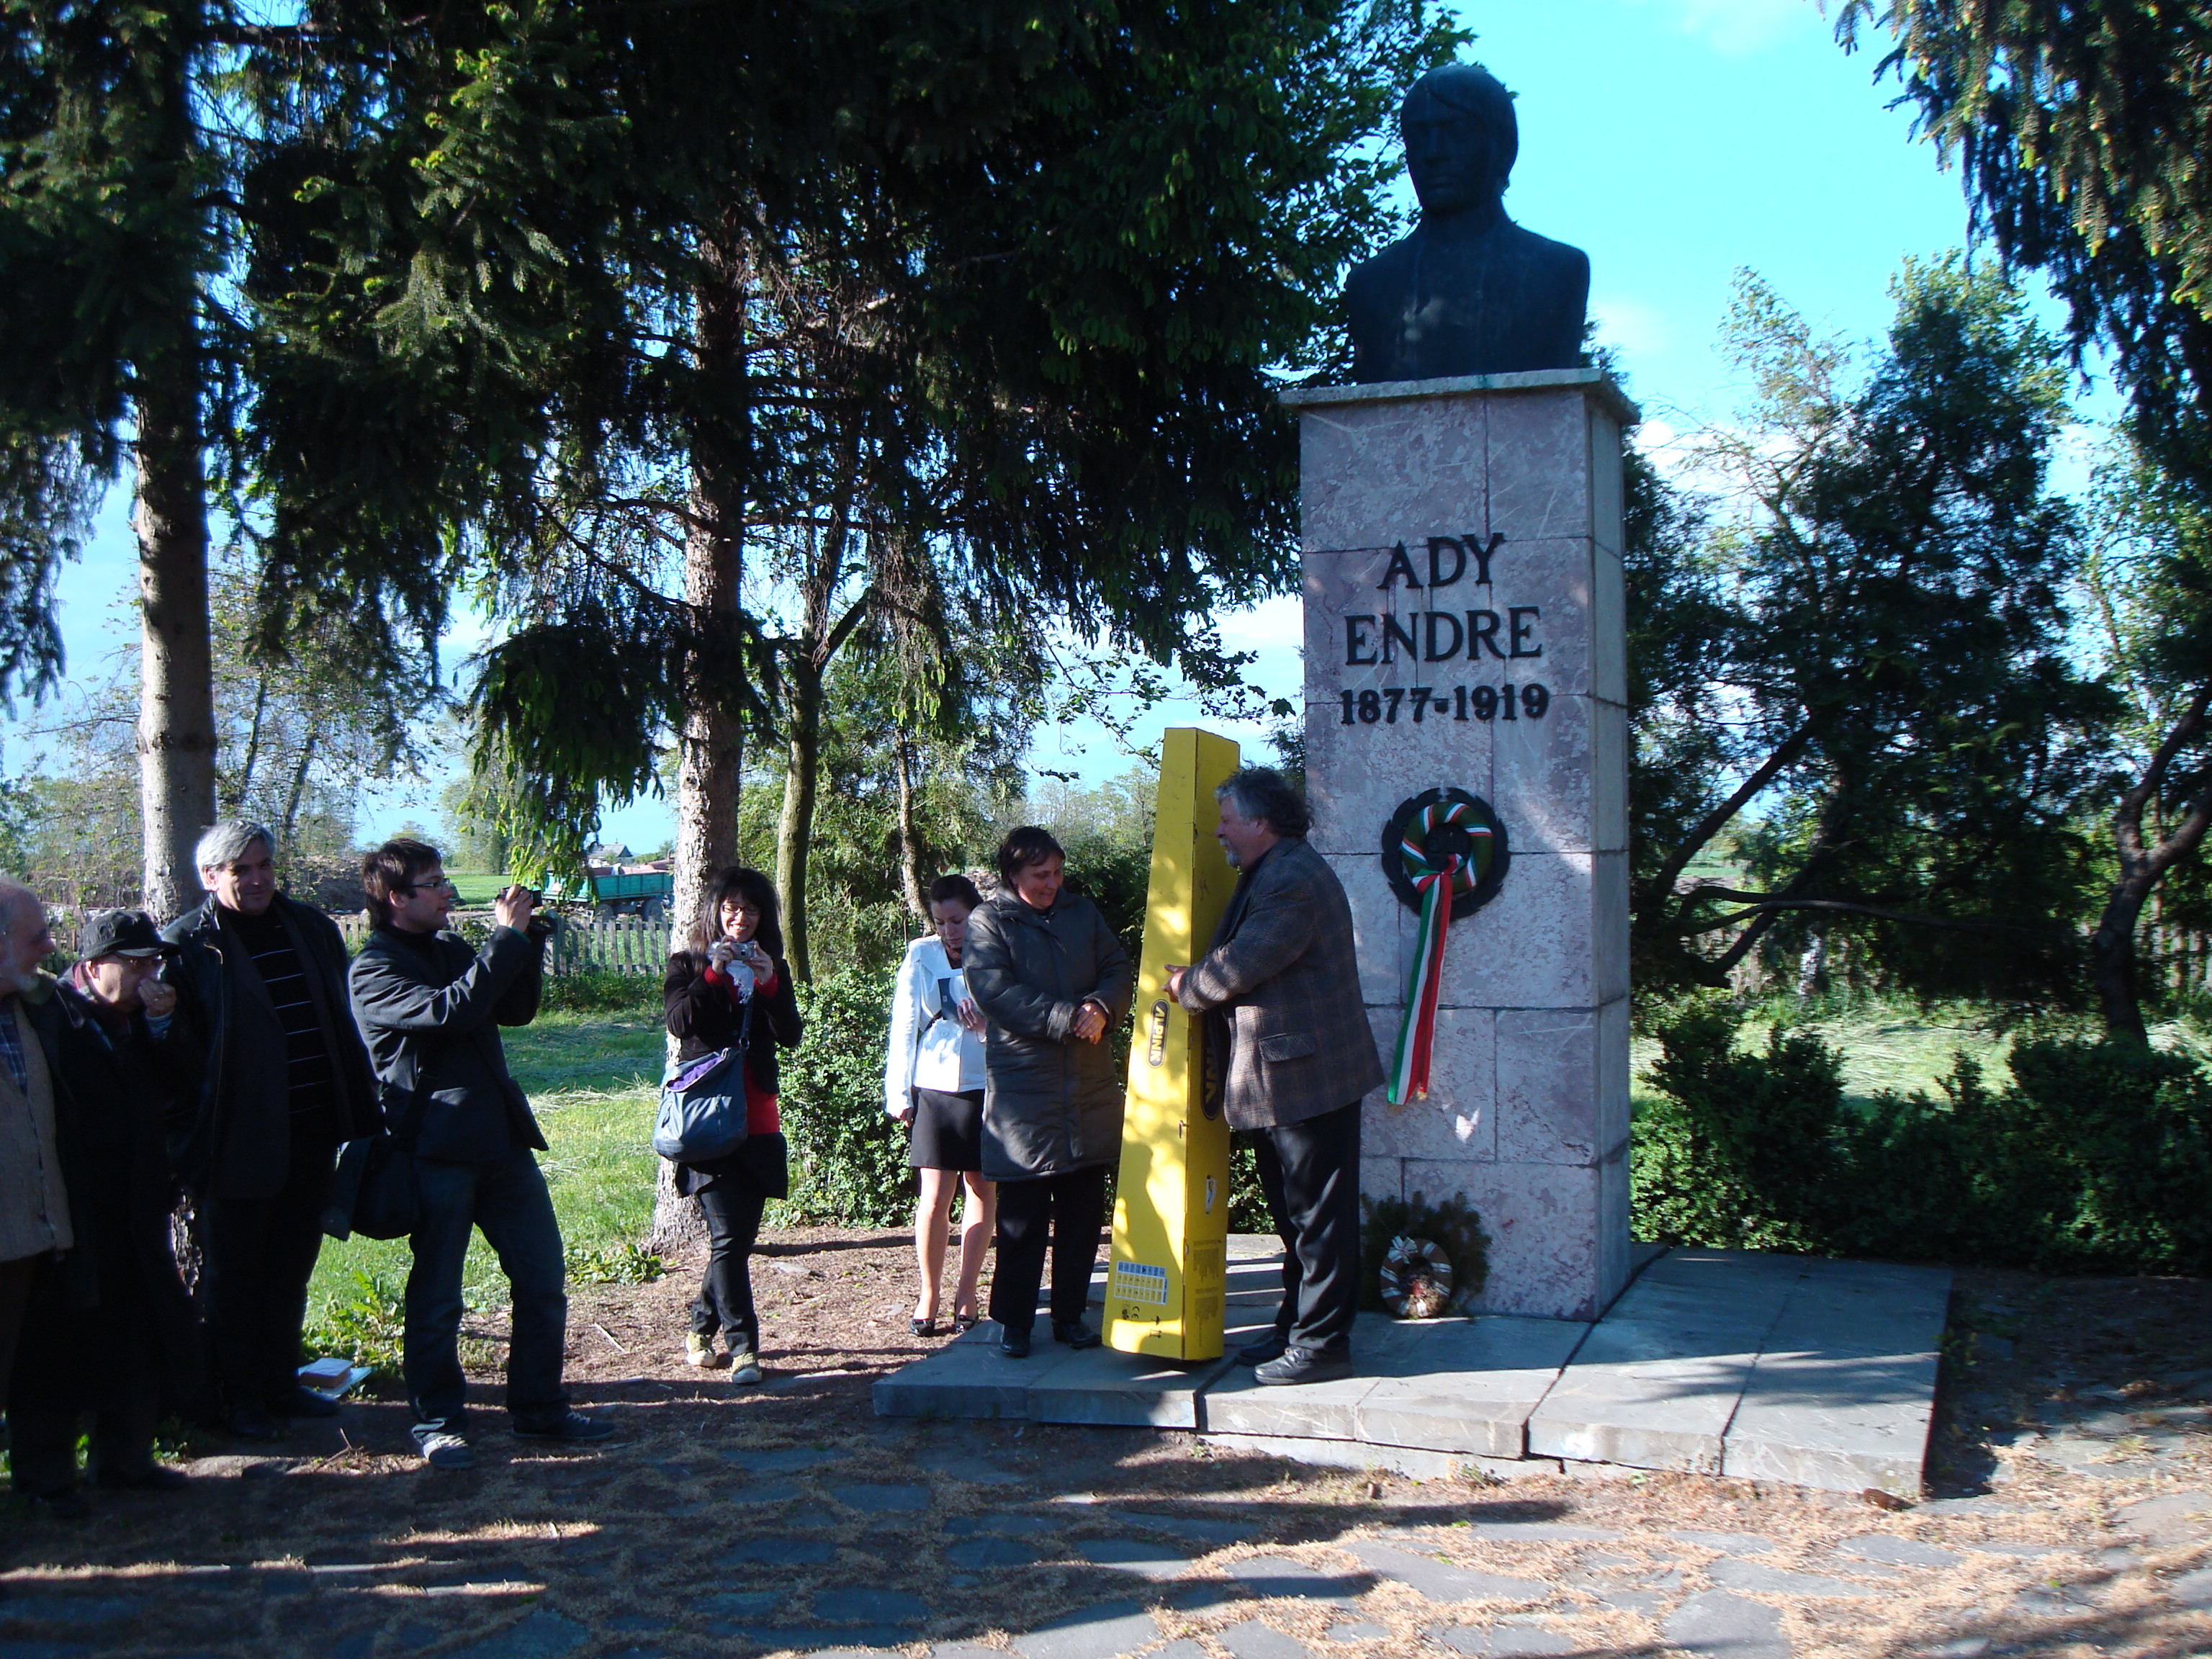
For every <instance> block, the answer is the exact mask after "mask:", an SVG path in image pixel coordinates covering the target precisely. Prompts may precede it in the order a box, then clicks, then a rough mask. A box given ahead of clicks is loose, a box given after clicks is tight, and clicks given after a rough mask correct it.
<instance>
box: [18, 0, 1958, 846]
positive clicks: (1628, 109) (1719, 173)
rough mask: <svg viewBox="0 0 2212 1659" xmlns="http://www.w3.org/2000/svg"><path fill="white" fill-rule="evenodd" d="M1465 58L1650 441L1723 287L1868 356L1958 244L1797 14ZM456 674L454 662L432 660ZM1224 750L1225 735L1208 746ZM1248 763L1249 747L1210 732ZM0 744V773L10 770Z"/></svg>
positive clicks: (1919, 178)
mask: <svg viewBox="0 0 2212 1659" xmlns="http://www.w3.org/2000/svg"><path fill="white" fill-rule="evenodd" d="M1461 15H1462V20H1463V21H1465V22H1466V23H1467V25H1468V27H1471V28H1472V29H1473V30H1474V32H1475V33H1476V35H1477V37H1478V38H1477V40H1476V41H1475V43H1474V47H1473V54H1472V55H1473V56H1474V57H1475V58H1478V59H1480V61H1481V62H1482V63H1484V64H1486V65H1487V66H1488V67H1489V69H1490V70H1492V73H1494V74H1496V75H1497V76H1498V77H1499V78H1500V79H1501V80H1503V81H1504V82H1505V83H1506V84H1507V85H1508V86H1509V87H1510V88H1513V90H1514V91H1515V92H1516V94H1518V104H1517V108H1518V113H1519V118H1520V124H1521V160H1520V164H1519V166H1518V167H1517V168H1516V171H1515V173H1514V179H1513V186H1512V190H1511V191H1510V194H1509V195H1508V197H1507V198H1506V206H1507V209H1508V210H1509V211H1510V212H1511V213H1512V215H1513V216H1514V217H1516V219H1518V220H1519V221H1520V222H1522V223H1523V224H1525V225H1527V226H1528V227H1529V228H1531V229H1534V230H1537V231H1541V232H1542V233H1543V234H1546V235H1547V236H1551V237H1553V238H1556V239H1558V240H1563V241H1568V242H1572V243H1574V244H1576V245H1577V246H1581V247H1583V248H1584V249H1585V250H1587V251H1588V252H1589V256H1590V265H1591V272H1592V279H1591V310H1592V312H1593V313H1595V316H1596V317H1597V319H1598V321H1599V332H1600V336H1601V338H1602V339H1604V340H1605V341H1607V343H1610V344H1612V345H1613V346H1614V347H1615V348H1616V349H1618V351H1619V354H1620V360H1621V362H1622V364H1623V366H1624V368H1626V371H1627V373H1628V375H1629V377H1630V386H1631V391H1632V393H1633V395H1634V396H1635V397H1636V398H1638V400H1639V402H1640V403H1641V404H1642V405H1643V407H1644V412H1645V415H1646V416H1647V422H1648V424H1647V435H1656V436H1659V437H1661V438H1663V437H1664V436H1665V435H1666V434H1667V433H1668V432H1670V431H1676V430H1681V429H1684V428H1688V427H1692V426H1694V425H1696V424H1699V423H1700V422H1705V421H1708V420H1715V419H1719V418H1723V417H1724V416H1725V415H1726V414H1727V412H1728V410H1729V407H1730V406H1731V404H1733V403H1734V401H1735V398H1736V396H1737V393H1738V391H1739V388H1737V387H1735V386H1732V385H1731V384H1730V382H1729V377H1728V372H1727V369H1726V367H1725V366H1724V365H1723V363H1722V362H1721V361H1720V359H1719V358H1718V357H1717V355H1716V354H1715V350H1714V345H1715V340H1716V332H1717V326H1718V324H1719V322H1720V320H1721V318H1722V316H1723V313H1724V312H1725V310H1726V308H1727V306H1728V301H1729V283H1730V282H1731V281H1732V279H1733V277H1734V276H1735V272H1736V271H1737V270H1739V269H1740V268H1743V267H1747V266H1748V267H1750V268H1751V269H1753V270H1757V271H1759V273H1760V274H1761V275H1762V276H1765V277H1766V278H1767V279H1768V280H1769V281H1770V282H1771V283H1773V284H1774V285H1775V287H1776V288H1777V289H1778V290H1779V291H1780V292H1781V293H1782V294H1783V295H1784V297H1785V298H1787V299H1788V300H1789V301H1790V302H1792V303H1793V304H1795V305H1796V306H1797V307H1799V308H1800V309H1801V310H1802V311H1803V312H1805V313H1807V314H1808V317H1810V318H1811V319H1813V320H1814V323H1815V324H1816V325H1819V326H1821V327H1823V328H1825V329H1827V330H1830V331H1839V332H1842V333H1844V334H1847V335H1850V336H1853V337H1873V336H1876V335H1878V334H1879V333H1880V332H1881V330H1882V329H1883V327H1884V326H1885V325H1887V320H1888V316H1889V309H1890V306H1889V298H1888V292H1887V287H1888V283H1889V279H1890V277H1891V276H1893V274H1894V273H1895V272H1896V270H1897V269H1898V266H1899V264H1900V263H1901V262H1902V261H1903V260H1904V259H1905V258H1906V257H1907V256H1911V255H1919V256H1923V257H1925V256H1933V255H1936V254H1940V253H1942V252H1944V251H1945V250H1947V249H1950V248H1954V247H1958V246H1961V245H1962V244H1963V243H1964V240H1965V238H1966V210H1965V206H1964V203H1963V200H1962V197H1961V196H1960V189H1959V184H1958V180H1957V177H1956V175H1955V174H1951V173H1942V172H1941V171H1939V170H1938V167H1937V165H1936V155H1935V152H1934V150H1933V149H1932V148H1931V147H1930V146H1929V145H1928V144H1926V143H1923V142H1919V141H1916V140H1914V139H1913V138H1912V137H1911V129H1910V124H1909V120H1908V118H1907V116H1906V115H1905V112H1902V111H1893V110H1890V109H1888V108H1887V107H1886V106H1887V102H1888V100H1889V99H1890V97H1891V96H1892V95H1893V93H1892V90H1891V89H1890V88H1888V87H1887V86H1885V87H1882V88H1876V87H1875V85H1874V84H1873V73H1874V67H1875V54H1873V53H1870V52H1861V53H1859V54H1858V55H1857V56H1855V57H1850V58H1846V57H1845V56H1844V53H1843V52H1842V51H1841V50H1840V49H1839V48H1838V46H1836V45H1835V43H1834V41H1833V39H1832V33H1831V28H1830V23H1829V21H1828V19H1826V17H1824V16H1823V15H1821V13H1820V9H1819V8H1818V7H1817V6H1816V5H1815V4H1814V3H1812V0H1541V3H1536V4H1531V3H1528V0H1470V3H1468V4H1466V5H1465V6H1464V7H1463V8H1462V12H1461ZM131 569H132V562H131V547H130V540H129V526H128V521H127V503H126V501H125V499H124V492H123V491H122V490H120V489H118V490H117V491H116V492H115V493H114V495H113V496H112V498H111V500H110V501H109V503H108V505H107V507H106V509H105V510H104V511H103V513H102V514H101V517H100V529H99V534H98V536H97V538H95V543H94V546H93V547H92V548H91V549H90V550H88V553H87V556H86V557H85V558H84V560H83V561H82V562H81V563H79V564H78V565H76V566H75V567H73V568H70V569H69V570H67V571H66V572H64V575H63V578H62V583H61V594H62V600H63V606H64V616H63V624H64V635H65V637H66V639H67V641H68V644H69V649H70V664H71V666H72V668H73V669H74V670H76V671H80V672H88V671H94V670H95V669H96V668H97V666H98V664H99V659H100V658H102V657H104V656H106V655H107V654H108V653H109V652H111V651H112V638H111V637H110V636H108V635H107V634H106V629H108V628H111V627H112V626H113V624H114V622H115V615H114V611H113V606H112V601H113V599H114V598H115V596H116V595H117V594H118V592H120V591H121V590H122V589H123V587H124V586H125V583H126V582H128V581H129V580H130V579H131ZM1222 620H1223V633H1224V635H1225V640H1226V641H1227V642H1228V643H1229V644H1230V645H1231V646H1232V647H1237V648H1242V649H1249V650H1255V651H1257V652H1258V653H1260V656H1259V660H1258V662H1257V663H1256V664H1255V667H1254V669H1253V670H1252V673H1253V676H1254V678H1255V679H1256V681H1257V682H1258V683H1259V684H1261V686H1262V687H1263V688H1264V689H1266V690H1267V691H1268V692H1269V693H1270V694H1271V695H1274V696H1289V697H1291V698H1293V699H1295V698H1296V696H1297V688H1298V684H1299V680H1300V669H1299V664H1298V659H1297V650H1296V641H1297V634H1298V623H1297V604H1296V601H1295V600H1287V599H1286V600H1278V601H1274V602H1272V603H1270V604H1268V605H1263V606H1261V607H1260V608H1259V609H1258V610H1256V611H1251V612H1245V613H1240V614H1237V615H1234V616H1230V617H1224V618H1223V619H1222ZM456 654H458V653H456ZM1201 719H1202V716H1201V715H1200V713H1199V711H1198V710H1197V709H1195V708H1194V707H1193V706H1191V705H1188V704H1183V703H1173V702H1171V703H1169V704H1166V705H1163V706H1161V707H1159V708H1155V709H1153V710H1152V711H1150V712H1149V713H1148V714H1146V715H1145V716H1143V717H1142V720H1140V723H1139V732H1138V736H1139V741H1140V742H1150V741H1152V739H1154V738H1157V736H1158V732H1159V731H1160V729H1161V728H1163V727H1164V726H1170V725H1183V724H1192V723H1197V722H1199V721H1200V720H1201ZM1225 729H1226V728H1225ZM1233 734H1234V735H1237V736H1239V737H1240V738H1245V739H1247V740H1248V742H1253V743H1255V745H1256V739H1257V737H1258V734H1257V733H1255V732H1234V733H1233ZM20 759H21V756H20V750H19V748H18V747H17V746H16V745H10V746H9V753H8V761H9V763H10V764H16V763H20ZM1033 760H1034V762H1035V763H1036V764H1037V765H1039V766H1043V767H1049V768H1052V769H1055V770H1064V771H1070V772H1073V773H1075V774H1077V775H1079V777H1081V778H1082V779H1084V780H1085V781H1090V782H1096V781H1101V780H1103V779H1105V778H1108V777H1111V776H1113V775H1116V774H1118V773H1120V772H1121V771H1123V770H1125V769H1127V767H1128V765H1129V764H1130V763H1131V762H1130V758H1129V757H1128V756H1127V753H1126V752H1124V751H1123V750H1121V749H1120V748H1119V746H1118V745H1117V744H1115V742H1114V741H1113V740H1112V739H1111V738H1109V737H1108V735H1107V734H1106V733H1105V732H1103V730H1102V729H1101V728H1099V727H1097V726H1088V725H1086V726H1078V727H1069V728H1060V729H1054V730H1049V731H1047V732H1042V733H1041V734H1040V735H1039V738H1038V741H1037V745H1036V751H1035V753H1034V755H1033ZM436 793H437V784H436V782H435V781H433V782H432V783H430V784H428V786H426V787H422V789H421V790H419V791H417V792H415V793H414V796H413V798H410V794H409V793H408V792H405V791H400V792H394V793H391V794H388V795H386V797H384V798H382V799H379V800H378V801H376V802H375V803H374V805H373V806H372V807H371V810H370V811H368V814H367V815H366V816H365V820H364V822H363V823H362V826H361V828H362V833H363V834H364V835H365V836H376V835H380V834H382V833H386V832H388V831H389V830H390V829H393V828H396V827H397V825H398V823H400V821H401V820H402V819H403V818H405V817H416V818H417V819H419V820H420V821H421V822H422V823H428V824H435V806H434V805H433V803H434V802H435V796H436ZM606 829H607V833H608V834H609V835H610V836H614V837H618V838H620V839H623V840H626V841H628V842H630V843H631V844H632V845H633V846H639V847H645V846H651V845H653V844H656V843H658V842H660V841H662V840H664V839H665V837H666V836H668V835H669V834H670V833H671V829H672V814H671V807H670V805H669V804H668V803H665V802H647V803H644V804H642V805H639V806H636V807H633V808H630V809H629V810H627V811H623V812H620V813H617V814H613V815H611V816H610V817H609V819H608V822H607V825H606Z"/></svg>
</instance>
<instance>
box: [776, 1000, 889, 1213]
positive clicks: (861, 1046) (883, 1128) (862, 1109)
mask: <svg viewBox="0 0 2212 1659" xmlns="http://www.w3.org/2000/svg"><path fill="white" fill-rule="evenodd" d="M897 982H898V969H897V968H896V966H895V965H894V966H886V967H883V968H878V969H870V968H842V969H838V970H837V971H836V972H835V973H832V974H826V975H823V976H822V977H820V978H818V979H817V980H816V981H814V982H813V983H812V984H811V985H801V986H799V987H798V994H799V1013H800V1014H801V1016H803V1017H804V1018H805V1022H806V1038H805V1042H802V1043H800V1044H799V1050H798V1052H797V1053H795V1054H787V1055H786V1056H785V1057H784V1060H783V1066H782V1069H781V1074H780V1076H779V1078H778V1081H777V1106H778V1109H780V1111H781V1114H782V1117H783V1133H784V1137H785V1139H787V1140H788V1141H789V1142H790V1143H791V1196H790V1198H789V1199H787V1200H786V1201H785V1203H784V1206H783V1212H784V1218H785V1219H786V1220H787V1221H791V1222H811V1223H817V1224H821V1225H839V1226H846V1227H897V1226H905V1225H908V1224H910V1223H911V1222H912V1221H913V1219H914V1194H915V1181H914V1172H913V1171H912V1170H908V1168H907V1166H906V1144H907V1132H906V1128H905V1126H904V1125H902V1124H900V1123H896V1122H895V1121H892V1119H891V1118H890V1115H889V1114H887V1113H886V1112H885V1111H884V1048H885V1047H886V1046H887V1045H888V1044H889V1042H890V1009H891V993H892V991H893V990H894V989H895V988H896V985H897Z"/></svg>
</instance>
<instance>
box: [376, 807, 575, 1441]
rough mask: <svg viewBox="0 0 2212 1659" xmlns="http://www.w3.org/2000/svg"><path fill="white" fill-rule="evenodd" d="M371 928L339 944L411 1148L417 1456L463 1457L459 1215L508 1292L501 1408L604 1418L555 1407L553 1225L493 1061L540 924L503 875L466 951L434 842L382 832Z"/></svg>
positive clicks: (527, 997) (556, 1242) (540, 981)
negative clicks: (479, 1237)
mask: <svg viewBox="0 0 2212 1659" xmlns="http://www.w3.org/2000/svg"><path fill="white" fill-rule="evenodd" d="M361 873H362V886H363V887H364V888H366V889H367V890H368V905H369V910H370V913H371V915H372V917H373V919H374V922H375V927H374V931H373V932H372V933H371V934H370V936H369V939H368V943H367V944H366V945H363V946H362V950H361V954H360V955H359V956H358V957H355V959H354V964H353V974H352V988H353V1010H354V1018H356V1020H357V1021H358V1022H360V1024H361V1029H362V1034H363V1035H364V1036H366V1037H367V1038H368V1050H369V1056H370V1058H371V1060H373V1061H374V1063H375V1066H376V1074H377V1077H378V1079H380V1082H381V1085H382V1091H383V1107H384V1121H385V1126H386V1127H387V1128H388V1129H389V1130H390V1131H391V1132H392V1135H393V1136H394V1137H395V1138H396V1139H398V1141H399V1142H400V1143H401V1144H402V1145H403V1146H406V1147H407V1148H409V1149H410V1152H411V1153H412V1155H413V1162H414V1166H415V1172H416V1184H417V1188H418V1193H419V1203H420V1212H419V1218H418V1219H417V1222H416V1227H415V1231H414V1232H413V1233H412V1234H411V1235H410V1239H409V1243H410V1245H411V1247H412V1249H413V1250H414V1254H415V1261H414V1266H413V1267H412V1268H411V1269H410V1271H409V1273H408V1275H407V1319H406V1334H405V1339H404V1354H403V1358H402V1362H401V1370H402V1371H403V1374H404V1377H405V1381H406V1384H407V1395H408V1401H409V1404H410V1406H411V1407H413V1409H414V1413H415V1443H416V1445H417V1446H418V1447H420V1448H421V1449H422V1456H423V1459H424V1461H425V1462H428V1464H429V1465H430V1466H431V1467H432V1468H441V1469H460V1468H468V1467H469V1466H470V1465H471V1463H472V1462H474V1461H475V1455H474V1453H473V1452H472V1451H471V1448H470V1445H469V1439H468V1429H467V1423H466V1417H465V1409H464V1398H465V1390H466V1382H465V1378H464V1376H463V1375H462V1372H461V1359H460V1347H459V1338H460V1328H461V1267H462V1263H463V1261H464V1259H465V1257H466V1255H467V1254H468V1248H469V1234H470V1231H471V1229H474V1228H481V1229H482V1230H483V1236H484V1239H485V1242H487V1243H489V1244H490V1246H491V1247H492V1249H493V1250H494V1251H495V1253H496V1254H497V1255H498V1257H499V1264H500V1267H501V1271H503V1272H504V1273H506V1274H507V1284H508V1285H509V1287H510V1291H511V1297H510V1299H511V1302H512V1304H513V1314H512V1322H513V1323H512V1330H511V1334H510V1337H509V1340H508V1345H507V1414H508V1416H509V1418H510V1419H512V1420H513V1425H514V1431H515V1433H516V1434H518V1435H520V1436H522V1437H525V1438H527V1439H540V1440H599V1439H604V1438H605V1437H606V1436H607V1435H608V1434H610V1433H611V1432H612V1429H611V1426H610V1425H606V1424H604V1423H598V1422H594V1421H593V1420H592V1419H590V1418H588V1417H586V1416H584V1415H583V1414H581V1413H578V1412H574V1411H571V1410H570V1409H569V1408H568V1394H567V1391H566V1390H565V1389H563V1388H562V1384H561V1364H562V1351H563V1349H564V1347H565V1346H566V1344H567V1340H568V1293H567V1290H566V1286H565V1285H564V1283H563V1269H562V1259H561V1226H560V1223H559V1222H558V1221H557V1220H556V1219H555V1218H554V1214H553V1200H552V1199H551V1197H550V1194H548V1193H547V1192H546V1190H545V1177H544V1175H543V1174H541V1173H540V1172H539V1170H538V1160H537V1158H534V1157H533V1156H532V1152H543V1151H544V1149H545V1137H544V1134H542V1133H540V1132H539V1130H538V1121H537V1119H536V1118H534V1117H533V1116H532V1115H531V1110H530V1102H529V1100H528V1099H527V1098H526V1097H525V1096H524V1094H523V1092H522V1090H521V1088H520V1086H519V1085H517V1084H516V1083H515V1081H514V1079H513V1078H512V1077H510V1076H509V1075H508V1074H507V1055H506V1051H505V1050H504V1049H503V1048H501V1044H500V1040H499V1028H500V1027H501V1026H502V1025H527V1024H529V1023H530V1022H531V1021H532V1019H533V1018H536V1017H537V1014H538V996H539V994H541V992H542V991H543V990H544V940H545V936H546V933H547V932H548V931H549V924H547V923H546V922H545V921H544V920H543V919H542V918H540V917H538V916H536V915H533V914H532V913H533V910H534V908H535V906H536V903H537V896H536V895H535V894H533V893H532V892H530V891H529V890H526V889H525V888H521V887H510V888H508V889H507V890H506V891H504V892H502V893H501V895H500V896H499V897H498V899H497V900H496V901H495V902H494V904H493V907H492V910H493V915H494V916H495V918H496V920H497V923H498V925H497V926H496V927H494V928H493V930H492V934H491V937H490V938H489V939H487V940H485V942H484V945H483V949H482V950H481V951H476V950H471V948H470V947H469V945H468V942H467V941H466V940H465V939H462V938H461V937H460V936H459V934H457V933H450V932H447V930H446V918H447V914H448V912H450V911H451V909H452V908H453V885H452V884H451V883H449V882H448V881H447V879H446V872H445V866H444V860H443V859H442V857H441V855H440V854H439V852H438V849H437V848H435V847H431V846H428V845H427V844H425V843H424V842H419V841H408V840H401V841H388V842H385V843H384V845H383V846H381V847H380V848H377V849H376V850H375V851H374V852H373V853H370V854H368V855H367V856H366V857H364V858H363V859H362V871H361Z"/></svg>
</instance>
